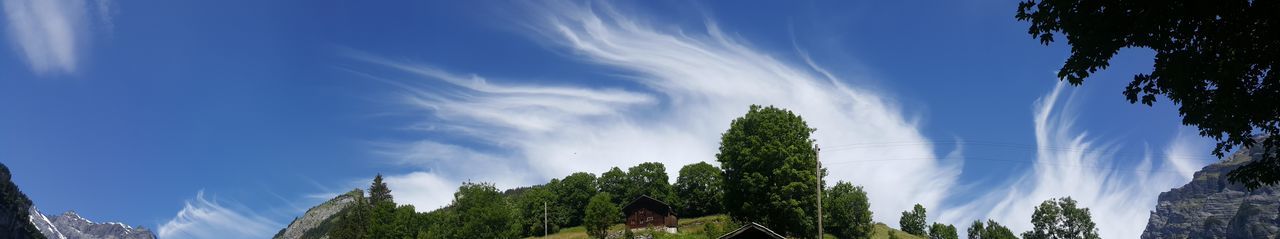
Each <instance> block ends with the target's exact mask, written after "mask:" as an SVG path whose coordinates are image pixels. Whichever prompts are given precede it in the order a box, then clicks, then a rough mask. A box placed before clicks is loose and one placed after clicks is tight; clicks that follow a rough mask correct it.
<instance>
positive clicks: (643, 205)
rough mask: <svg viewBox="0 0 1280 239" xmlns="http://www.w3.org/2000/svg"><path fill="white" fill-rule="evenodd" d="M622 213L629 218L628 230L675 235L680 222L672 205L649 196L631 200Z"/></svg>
mask: <svg viewBox="0 0 1280 239" xmlns="http://www.w3.org/2000/svg"><path fill="white" fill-rule="evenodd" d="M622 213H623V214H626V216H627V229H637V228H653V229H660V230H664V231H669V232H672V233H674V230H675V228H676V226H677V225H678V224H677V223H678V222H679V221H678V220H679V219H677V218H676V212H675V211H674V210H671V206H670V205H667V203H665V202H662V201H660V200H658V199H654V198H652V197H649V196H648V195H641V196H640V197H636V199H635V200H631V203H628V204H627V206H625V207H622Z"/></svg>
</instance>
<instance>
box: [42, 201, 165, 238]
mask: <svg viewBox="0 0 1280 239" xmlns="http://www.w3.org/2000/svg"><path fill="white" fill-rule="evenodd" d="M30 214H31V223H32V224H34V225H35V226H36V228H39V229H40V232H41V233H43V234H44V236H45V237H47V238H49V239H155V238H156V236H155V233H152V232H151V230H148V229H146V228H143V227H141V226H139V227H134V226H129V225H125V224H124V223H118V222H106V223H95V222H93V221H89V220H88V219H85V218H84V217H81V216H80V215H79V214H76V212H74V211H67V212H65V213H62V215H58V216H53V217H49V216H46V215H44V214H42V213H40V211H38V210H36V209H35V208H34V207H33V208H31V212H30Z"/></svg>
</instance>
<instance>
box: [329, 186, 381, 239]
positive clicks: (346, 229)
mask: <svg viewBox="0 0 1280 239" xmlns="http://www.w3.org/2000/svg"><path fill="white" fill-rule="evenodd" d="M354 192H358V195H359V196H358V197H356V198H355V202H352V203H351V206H348V207H347V208H346V209H343V210H342V211H341V212H338V215H339V218H338V219H337V221H336V222H335V224H336V225H334V228H333V231H332V232H330V233H329V237H330V238H334V239H361V238H369V237H366V236H365V233H367V229H368V227H369V211H370V210H371V209H370V207H369V201H368V199H366V198H365V197H364V191H361V190H360V189H356V190H354Z"/></svg>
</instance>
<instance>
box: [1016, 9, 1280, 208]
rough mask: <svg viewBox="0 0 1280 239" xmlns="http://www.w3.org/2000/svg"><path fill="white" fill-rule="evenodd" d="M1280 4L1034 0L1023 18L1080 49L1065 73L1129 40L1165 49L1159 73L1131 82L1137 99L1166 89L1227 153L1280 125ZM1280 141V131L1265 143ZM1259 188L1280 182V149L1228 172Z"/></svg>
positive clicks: (1075, 72)
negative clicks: (1279, 71)
mask: <svg viewBox="0 0 1280 239" xmlns="http://www.w3.org/2000/svg"><path fill="white" fill-rule="evenodd" d="M1277 12H1280V4H1276V3H1275V2H1273V1H1250V0H1227V1H1137V0H1115V1H1086V0H1040V1H1037V0H1027V1H1024V2H1021V3H1019V4H1018V13H1017V15H1016V18H1017V19H1018V20H1019V21H1027V22H1030V24H1031V26H1030V27H1029V29H1028V30H1027V33H1029V34H1030V35H1031V37H1032V38H1038V39H1039V40H1040V42H1041V43H1043V44H1045V45H1048V44H1049V43H1050V42H1053V41H1054V34H1058V33H1060V34H1062V35H1064V36H1065V38H1066V40H1067V44H1068V45H1070V46H1071V56H1069V57H1068V58H1067V60H1066V62H1065V63H1064V64H1063V66H1062V69H1060V70H1059V71H1058V78H1060V79H1064V80H1066V81H1068V82H1070V83H1071V84H1073V85H1079V84H1081V83H1082V82H1083V81H1084V79H1085V78H1088V77H1089V76H1090V75H1091V74H1092V73H1094V72H1096V71H1098V70H1102V69H1106V68H1107V66H1108V65H1109V63H1108V62H1109V61H1110V60H1111V58H1112V57H1114V56H1115V55H1116V53H1117V52H1119V50H1120V49H1124V48H1147V49H1151V50H1153V51H1155V64H1154V68H1153V69H1152V71H1151V72H1150V73H1140V74H1137V75H1134V76H1133V80H1132V81H1130V82H1129V85H1128V86H1127V87H1125V90H1124V95H1125V97H1126V98H1127V100H1128V101H1129V102H1130V103H1137V102H1139V101H1141V103H1142V104H1146V105H1152V104H1153V103H1155V101H1156V99H1157V96H1165V97H1167V98H1168V99H1169V100H1170V101H1171V102H1173V103H1174V104H1177V105H1179V108H1178V114H1179V115H1180V116H1182V123H1183V124H1186V125H1194V126H1197V127H1198V128H1199V130H1200V135H1202V136H1206V137H1211V138H1214V139H1216V140H1218V142H1217V146H1216V147H1215V148H1214V150H1213V154H1215V155H1217V156H1218V157H1222V156H1224V155H1225V154H1226V153H1228V152H1230V151H1231V149H1232V148H1233V147H1238V146H1245V147H1251V146H1254V145H1255V144H1257V143H1259V142H1257V140H1256V138H1254V136H1253V135H1254V133H1261V134H1263V135H1277V134H1280V74H1276V70H1277V66H1280V20H1277V19H1276V16H1277V15H1280V14H1277ZM1261 144H1262V145H1261V146H1262V147H1264V149H1266V150H1265V151H1264V152H1275V150H1280V138H1277V137H1270V138H1267V139H1266V140H1265V141H1263V142H1261ZM1228 178H1230V179H1231V181H1233V182H1238V183H1243V184H1244V185H1245V186H1247V187H1249V188H1257V187H1259V186H1262V185H1273V184H1275V183H1277V182H1280V159H1277V154H1265V155H1263V157H1262V158H1260V159H1257V160H1255V161H1253V162H1250V163H1249V164H1247V165H1244V166H1242V167H1239V168H1237V169H1235V170H1233V171H1231V173H1229V174H1228Z"/></svg>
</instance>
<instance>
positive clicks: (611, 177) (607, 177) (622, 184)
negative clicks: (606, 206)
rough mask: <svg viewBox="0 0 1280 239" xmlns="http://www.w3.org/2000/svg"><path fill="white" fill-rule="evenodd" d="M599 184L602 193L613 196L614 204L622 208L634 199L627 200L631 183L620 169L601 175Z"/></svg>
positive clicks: (614, 168)
mask: <svg viewBox="0 0 1280 239" xmlns="http://www.w3.org/2000/svg"><path fill="white" fill-rule="evenodd" d="M597 182H598V184H599V186H600V192H605V193H609V195H613V203H614V204H618V205H619V206H621V205H622V204H623V203H628V200H631V199H632V198H627V195H628V192H627V191H628V190H629V188H631V183H630V182H628V181H627V173H626V172H623V171H622V169H619V168H618V167H613V168H611V169H609V171H608V172H604V173H603V174H600V179H599V180H597Z"/></svg>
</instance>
